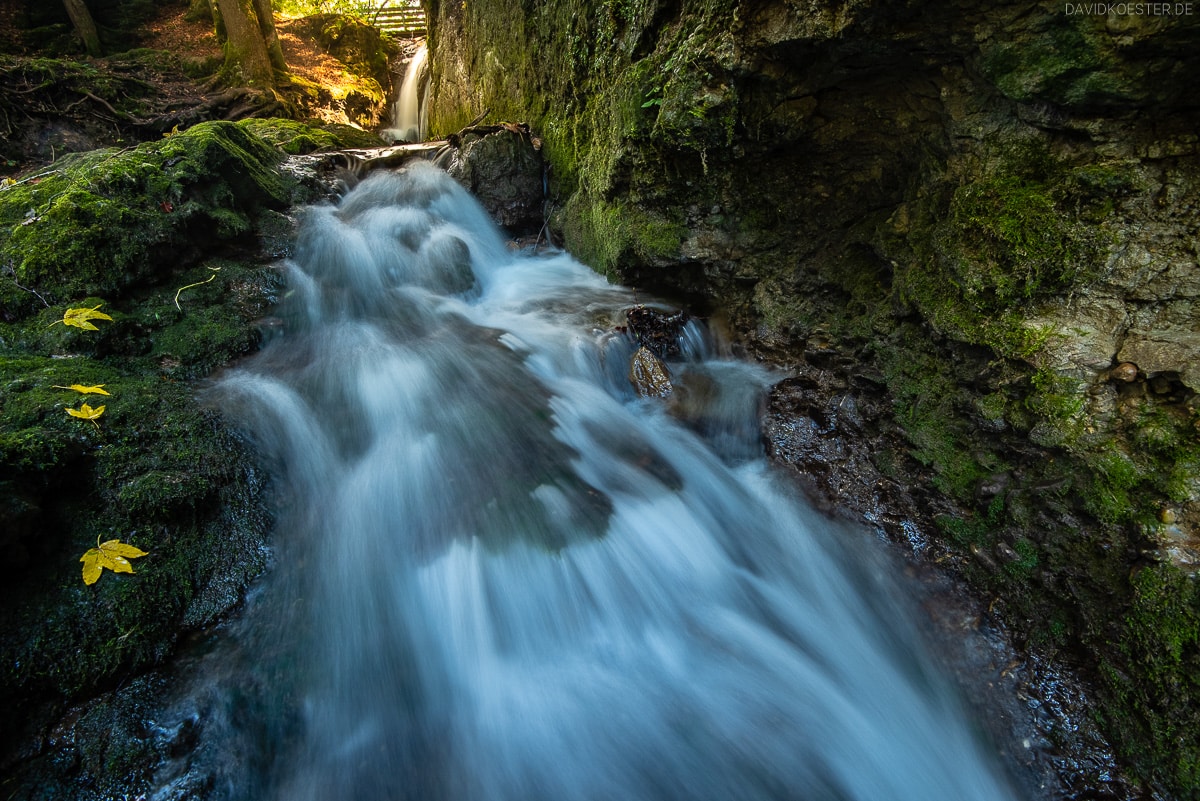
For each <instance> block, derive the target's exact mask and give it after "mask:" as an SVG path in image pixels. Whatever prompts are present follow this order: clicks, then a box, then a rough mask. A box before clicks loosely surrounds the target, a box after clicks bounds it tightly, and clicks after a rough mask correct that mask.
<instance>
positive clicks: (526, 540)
mask: <svg viewBox="0 0 1200 801" xmlns="http://www.w3.org/2000/svg"><path fill="white" fill-rule="evenodd" d="M286 269H287V274H288V284H289V288H288V292H287V295H286V297H285V299H284V300H283V301H282V305H281V308H280V309H279V315H280V318H281V321H282V325H281V326H280V328H281V332H280V333H276V334H275V335H273V339H272V340H271V341H269V342H268V343H267V344H266V345H265V347H264V348H263V350H262V351H261V352H260V353H259V354H258V355H256V356H255V357H253V358H252V359H250V360H249V361H248V362H247V363H245V364H244V365H243V366H241V367H239V368H238V369H236V370H233V371H231V372H229V373H228V374H226V375H225V376H224V377H223V378H222V379H221V381H220V382H219V384H218V385H217V386H216V388H215V389H214V390H213V397H212V400H213V402H215V403H219V404H220V405H221V406H222V407H223V408H224V409H225V411H226V413H227V414H229V415H231V416H232V417H233V418H234V419H236V420H239V421H240V422H241V424H242V425H243V426H244V428H245V430H246V431H247V432H248V433H249V435H250V436H251V437H252V438H253V440H254V442H255V443H256V445H257V447H258V448H259V449H261V451H262V452H263V453H264V454H265V456H266V457H267V458H268V459H269V463H270V465H271V467H272V470H273V472H274V473H275V476H276V479H275V485H276V487H277V491H278V493H279V500H278V508H279V512H278V518H279V519H278V523H277V531H276V534H275V546H274V547H275V549H276V553H275V559H274V564H273V567H272V569H271V570H270V571H269V573H268V575H267V576H266V578H265V579H264V581H263V582H261V586H260V587H259V588H258V589H257V590H256V593H255V594H254V596H253V597H252V598H251V600H250V601H249V602H248V604H247V610H246V612H245V614H244V615H243V619H242V620H241V621H240V622H239V623H238V625H237V626H236V627H234V628H233V630H232V631H231V632H229V633H228V635H227V638H226V640H225V641H224V644H223V645H221V646H220V647H215V648H214V649H213V651H212V653H210V654H209V655H208V656H206V657H205V658H204V662H203V664H202V669H201V673H202V675H203V678H202V679H200V680H198V681H197V682H196V684H195V685H194V686H193V687H192V689H191V690H189V692H188V693H186V694H185V696H184V697H183V698H181V699H180V700H179V702H178V715H179V718H180V719H181V720H184V719H186V720H200V721H202V722H201V724H200V725H198V726H197V727H196V728H197V729H198V730H200V731H202V732H203V737H204V741H205V745H204V747H203V748H202V749H200V751H199V756H197V757H196V759H195V760H194V763H193V764H192V765H191V767H190V769H191V770H193V771H205V772H206V773H205V778H204V780H203V782H202V784H203V786H204V787H206V788H209V789H208V790H206V792H207V795H206V796H205V798H207V799H228V800H229V801H234V800H236V801H266V800H267V799H275V800H276V801H330V799H355V800H356V801H396V800H397V799H411V800H412V801H418V800H420V801H542V800H544V801H601V800H607V799H621V801H674V800H675V799H678V800H679V801H685V800H686V801H703V800H705V799H711V800H712V801H731V799H736V800H737V801H766V800H767V799H779V800H783V799H788V800H789V801H790V800H791V799H804V800H805V801H835V800H836V801H850V800H853V801H1000V800H1001V799H1009V798H1011V792H1010V790H1009V789H1007V785H1006V784H1005V782H1004V780H1003V779H1002V778H1001V777H1000V775H999V773H998V770H997V769H996V768H995V766H994V765H993V758H992V756H991V754H990V753H989V751H988V749H987V748H986V747H985V746H983V745H982V744H981V743H980V742H979V740H978V739H977V736H976V733H975V731H974V729H973V726H972V723H971V722H970V721H969V720H968V719H967V718H966V716H965V715H964V713H963V711H962V709H961V708H960V707H959V705H958V704H957V703H956V700H955V698H954V695H953V693H951V692H949V691H948V690H947V689H946V687H945V686H944V685H943V681H942V679H941V678H940V677H939V675H938V674H937V672H936V671H934V670H933V669H931V668H930V667H929V665H928V663H927V660H926V658H925V656H924V655H923V654H922V651H921V644H920V639H919V637H918V636H917V634H916V633H915V630H914V627H913V626H912V625H911V624H910V622H909V620H908V618H907V617H906V614H905V610H906V609H907V603H908V602H907V600H906V597H905V595H904V594H903V592H902V591H901V590H900V589H899V588H898V587H897V586H895V585H894V583H893V580H892V579H891V578H890V577H889V570H888V568H887V565H888V563H887V562H886V561H885V560H884V559H883V557H882V555H881V554H880V553H878V552H877V551H876V550H875V546H877V545H878V543H877V542H875V541H874V540H873V539H872V538H870V537H869V536H867V535H866V534H865V533H864V532H861V531H858V530H857V529H853V528H851V527H848V526H845V525H842V524H838V523H834V522H831V521H830V520H829V519H827V518H825V517H823V516H821V515H820V514H818V513H817V512H815V511H813V510H811V509H810V508H808V507H807V506H806V505H805V504H804V503H803V502H802V501H801V500H800V499H799V498H798V497H797V496H795V495H794V494H793V492H792V491H790V490H789V489H788V487H787V486H785V485H784V484H783V483H782V482H781V481H779V480H777V478H776V476H775V475H773V473H772V471H771V470H770V468H769V466H768V465H767V464H766V463H765V460H764V459H763V457H762V452H761V447H760V445H759V442H758V436H757V429H756V415H757V409H758V405H759V401H760V399H761V396H762V393H763V391H764V390H765V388H766V387H767V386H768V385H769V383H770V382H771V381H772V380H773V378H772V376H771V375H770V374H769V373H768V372H767V371H765V370H764V369H763V368H761V367H758V366H755V365H752V364H747V363H742V362H738V361H736V360H733V359H731V358H729V357H727V356H721V355H720V351H721V349H719V348H715V347H713V344H712V342H711V339H710V337H709V336H708V335H707V334H706V333H705V332H704V331H703V329H702V328H701V327H698V326H696V325H695V324H690V325H691V326H692V327H691V328H690V329H689V330H687V331H686V332H685V334H684V336H682V337H681V340H684V341H683V342H682V343H681V344H683V345H684V347H682V348H681V354H682V355H680V356H679V357H678V358H675V359H672V360H670V361H669V362H668V368H669V370H670V373H671V381H672V383H673V385H674V390H673V392H672V393H671V394H670V395H669V396H668V397H667V398H665V399H662V398H642V397H639V396H638V394H637V393H636V392H635V391H634V390H633V388H632V387H631V386H630V383H629V378H628V371H629V363H630V358H631V356H632V355H633V353H634V350H635V343H633V342H632V341H631V340H630V338H629V337H628V335H626V334H625V333H623V332H622V331H621V329H619V326H620V325H621V324H622V322H623V319H624V318H623V314H622V312H623V310H626V309H629V308H631V307H633V306H635V305H636V303H637V301H636V300H635V298H634V296H633V294H632V293H631V292H630V291H629V290H626V289H624V288H622V287H618V286H612V285H609V284H608V283H607V282H606V281H605V280H604V279H603V278H601V277H599V276H597V275H596V274H594V273H592V272H591V271H589V270H588V269H586V268H585V267H583V266H582V265H580V264H579V263H578V262H576V261H574V260H573V259H571V258H570V257H569V256H568V255H565V254H562V253H558V254H552V255H545V254H540V255H535V254H531V253H526V252H516V251H513V250H511V249H509V248H507V247H506V245H505V242H504V240H503V238H502V236H501V234H500V232H499V231H498V230H497V229H496V228H495V227H494V226H493V224H492V223H491V221H490V220H489V219H488V218H487V217H486V215H485V214H484V212H483V211H482V210H481V209H480V208H479V206H478V205H477V204H476V203H475V201H474V200H473V199H472V198H471V197H470V196H469V195H468V194H467V193H466V192H465V191H464V190H462V189H461V188H460V187H459V186H458V185H457V184H455V183H454V182H453V181H452V180H450V179H449V178H448V177H447V176H445V175H444V174H442V173H441V172H439V171H437V170H436V169H435V168H433V167H430V166H429V165H427V164H423V163H418V164H415V165H413V166H411V167H409V168H408V169H407V170H405V171H404V172H402V173H399V174H375V175H372V176H371V177H369V178H368V179H367V180H365V181H364V182H362V183H361V184H360V185H358V186H357V187H356V188H355V189H354V190H353V191H352V192H350V193H349V194H348V195H347V196H346V197H345V198H343V200H342V201H341V203H340V205H338V206H336V207H332V206H328V207H317V208H313V209H311V210H309V211H308V212H307V217H306V219H305V220H304V222H303V225H302V229H301V233H300V235H299V239H298V242H297V245H296V249H295V255H294V257H293V259H292V260H291V261H290V262H288V263H287V265H286ZM189 716H190V717H189ZM168 723H169V721H167V722H166V723H164V724H163V725H167V724H168ZM162 780H163V781H164V782H168V780H174V781H176V782H177V783H178V781H180V780H179V779H178V778H177V777H176V778H175V779H172V777H170V776H164V777H163V779H162ZM174 786H175V785H170V784H169V783H168V784H165V785H164V786H162V787H160V788H159V791H158V794H156V795H155V796H154V797H155V798H158V797H160V796H161V797H163V798H167V797H171V798H173V797H176V796H175V795H171V794H170V793H171V792H175V790H173V789H172V787H174ZM188 797H189V798H190V797H192V796H188Z"/></svg>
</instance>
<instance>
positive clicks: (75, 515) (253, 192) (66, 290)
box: [0, 120, 343, 747]
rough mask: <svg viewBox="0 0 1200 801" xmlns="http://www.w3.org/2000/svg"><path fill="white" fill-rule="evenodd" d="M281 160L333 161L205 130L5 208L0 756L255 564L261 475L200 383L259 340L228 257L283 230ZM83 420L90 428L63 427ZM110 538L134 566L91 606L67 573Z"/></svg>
mask: <svg viewBox="0 0 1200 801" xmlns="http://www.w3.org/2000/svg"><path fill="white" fill-rule="evenodd" d="M297 139H302V140H304V141H306V142H308V143H312V144H315V145H316V146H319V147H329V146H336V145H340V144H342V143H343V142H342V140H340V139H338V138H337V137H336V136H335V135H334V134H331V133H329V132H327V131H321V130H318V129H313V128H306V127H305V126H298V125H296V124H294V123H289V122H286V121H281V122H273V121H257V120H256V121H254V122H253V123H252V124H232V123H204V124H201V125H197V126H195V127H194V128H192V129H189V130H187V131H184V132H182V133H178V134H175V135H172V136H169V137H166V138H164V139H163V140H162V141H160V142H154V143H149V144H146V145H141V146H138V147H136V148H130V149H127V150H123V151H114V150H105V151H99V152H94V153H88V154H80V155H77V156H74V157H70V158H68V159H64V160H60V162H59V163H58V164H56V165H55V166H54V167H53V168H51V170H49V171H47V172H45V173H44V174H43V175H42V176H41V178H40V180H33V179H31V180H26V181H25V182H24V183H21V184H18V185H16V186H10V187H8V188H7V189H5V190H3V192H2V193H0V217H2V218H3V219H4V220H5V222H6V223H9V224H10V225H8V226H6V227H5V229H3V230H2V231H0V252H3V254H4V256H5V258H7V259H8V263H9V264H10V265H11V271H10V273H9V275H8V276H7V278H6V279H5V281H4V288H3V289H2V290H0V296H2V297H3V300H4V306H3V308H2V310H3V317H2V318H0V388H2V391H0V418H2V419H3V421H4V426H3V429H2V430H0V546H2V547H4V549H5V552H6V553H7V554H8V555H9V557H10V562H11V563H12V565H13V566H14V568H15V569H16V574H15V576H14V578H13V579H12V580H10V581H8V582H6V584H5V586H4V588H3V589H2V590H0V603H3V605H4V608H5V611H6V614H5V615H4V617H3V622H2V623H0V656H2V657H3V658H2V660H0V662H2V663H3V665H4V666H5V667H4V670H3V672H2V673H0V703H3V704H4V706H5V708H6V709H8V710H9V714H7V715H5V716H4V723H3V725H2V726H0V746H3V747H8V746H11V745H12V744H13V743H14V742H17V740H16V739H14V738H22V737H29V736H34V737H36V736H40V732H41V731H42V727H45V726H47V725H50V724H51V722H52V721H53V720H54V718H55V716H56V715H57V714H60V713H61V712H62V710H63V709H64V707H65V705H67V704H69V703H72V702H75V701H79V700H81V699H84V698H87V697H89V696H90V695H91V694H94V693H96V692H98V691H100V690H103V689H105V688H107V687H111V686H113V685H114V684H115V683H116V682H117V681H118V680H121V679H124V678H127V677H129V676H131V675H135V674H136V673H138V672H140V671H142V670H145V669H146V668H147V667H148V666H151V665H153V664H156V663H158V662H160V661H161V660H163V659H165V658H166V657H167V656H168V655H169V654H170V653H171V651H172V649H173V648H174V645H175V643H176V642H177V641H178V640H179V638H180V637H181V636H182V635H183V634H184V633H185V632H187V631H190V630H195V629H196V628H198V627H203V626H207V625H210V624H212V623H213V622H214V621H216V620H218V619H219V618H220V617H221V616H222V615H224V614H227V613H228V612H229V611H230V610H231V609H233V608H234V607H235V606H236V605H237V604H238V603H239V602H240V599H241V595H242V592H243V590H244V588H245V586H246V584H247V583H248V582H249V580H250V579H251V578H252V577H253V576H254V575H256V574H257V573H258V572H259V571H260V570H261V569H262V567H263V565H264V563H265V545H264V542H265V536H266V532H267V530H268V526H269V522H270V521H269V514H268V512H267V504H266V502H265V497H264V496H265V488H264V486H263V484H262V479H261V478H260V476H261V472H260V471H259V469H258V468H257V467H256V465H255V462H254V459H253V456H252V453H251V451H250V449H249V448H248V447H247V446H246V445H245V443H243V442H242V441H241V440H240V439H239V438H238V436H237V435H236V434H235V433H233V432H232V431H231V429H230V427H229V425H228V424H227V423H226V421H225V420H224V418H223V416H222V413H221V410H220V409H219V408H216V407H213V406H210V405H208V404H207V403H206V402H204V400H203V399H202V398H200V397H198V385H197V384H196V383H195V380H196V379H200V378H203V377H205V376H207V375H209V374H210V373H211V372H212V371H214V370H216V369H218V368H219V367H221V366H222V365H225V364H228V363H229V362H231V361H233V360H235V359H237V358H239V357H241V356H243V355H246V354H248V353H250V352H252V351H254V350H255V349H256V348H257V347H258V345H259V343H260V341H261V338H262V334H261V331H260V328H259V326H258V322H257V321H259V320H261V319H262V318H263V317H264V316H265V315H266V314H267V313H268V312H269V309H270V308H271V305H272V304H273V302H274V300H275V298H276V297H277V295H278V292H279V291H280V288H281V278H280V275H279V273H278V271H277V270H275V269H273V268H272V266H271V265H270V264H269V263H267V261H266V260H267V259H268V258H271V257H270V256H267V255H265V254H264V255H263V256H254V257H252V258H250V259H247V258H245V256H244V255H243V256H241V257H239V258H234V257H232V254H233V253H234V252H235V251H234V249H233V248H234V247H235V246H236V248H237V249H238V250H239V251H240V252H241V253H243V254H244V253H251V254H257V253H260V252H262V251H261V249H260V244H259V242H258V241H257V240H258V236H259V231H260V230H261V231H268V230H270V231H271V232H273V233H272V236H277V235H278V234H279V232H280V230H282V229H286V228H287V227H288V225H289V223H288V220H287V218H286V217H285V216H284V215H281V214H279V213H278V212H277V211H273V209H283V208H284V207H286V206H287V205H288V204H289V202H290V201H291V199H292V198H293V197H295V196H296V195H295V193H296V192H298V191H299V189H298V187H297V185H296V183H295V181H294V179H291V178H287V177H284V176H283V175H282V174H281V173H280V172H279V171H278V170H277V165H278V162H279V161H280V160H281V159H282V158H283V154H282V153H281V152H280V150H279V149H278V148H277V147H276V145H284V144H286V143H287V142H291V141H295V140H297ZM306 146H307V145H306ZM35 178H36V176H35ZM27 220H36V221H35V222H29V223H28V224H23V223H25V222H26V221H27ZM214 251H215V252H216V253H218V254H223V255H221V256H220V257H213V256H212V254H213V253H214ZM205 254H209V255H208V257H205ZM18 285H19V286H18ZM44 302H45V303H49V304H51V305H49V306H47V305H45V303H44ZM95 306H100V308H101V310H102V311H103V312H105V313H107V314H108V315H109V316H110V317H111V318H112V319H111V320H96V321H95V324H96V330H83V329H80V328H76V327H71V326H67V325H64V324H63V323H62V320H63V314H64V312H65V311H66V309H67V308H68V307H71V308H92V307H95ZM73 384H80V385H84V386H93V385H103V388H104V390H105V391H106V392H108V393H109V394H108V395H99V394H89V395H81V394H79V393H77V392H75V391H74V390H71V389H63V387H70V386H71V385H73ZM85 402H86V403H88V404H89V405H90V406H92V407H93V408H94V409H95V408H98V407H100V406H103V407H104V411H103V413H102V414H101V415H100V416H99V417H97V418H96V419H95V420H94V421H91V420H87V419H80V418H77V417H73V416H71V415H69V414H68V413H67V410H68V409H79V408H80V404H82V403H85ZM114 538H115V539H120V540H122V541H125V542H128V543H131V544H133V545H136V546H138V547H140V548H142V549H143V550H145V551H148V552H149V555H148V556H146V557H144V558H142V559H139V560H137V562H136V563H135V566H134V567H135V570H136V572H135V573H134V574H132V575H124V574H122V575H116V574H112V573H110V572H108V571H105V573H104V574H103V575H102V576H101V578H100V579H99V581H98V582H96V583H95V584H94V585H91V586H87V585H85V584H84V582H83V580H82V575H81V572H80V571H81V565H80V562H79V560H80V557H81V556H82V555H83V554H84V553H85V552H86V551H87V550H88V549H89V548H93V547H95V546H96V543H97V541H98V539H99V540H101V541H103V540H107V539H114Z"/></svg>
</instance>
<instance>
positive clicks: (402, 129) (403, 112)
mask: <svg viewBox="0 0 1200 801" xmlns="http://www.w3.org/2000/svg"><path fill="white" fill-rule="evenodd" d="M428 108H429V48H428V47H427V46H426V45H425V44H424V43H422V44H421V46H420V47H419V48H417V52H416V53H414V54H413V57H412V60H411V61H410V62H409V63H408V69H407V70H405V72H404V81H403V82H402V83H401V84H400V94H399V95H398V96H397V97H396V102H395V104H393V106H392V127H391V128H388V129H387V130H385V131H384V132H383V133H384V136H387V137H390V138H392V139H394V140H397V141H404V142H421V141H424V139H425V136H426V134H427V133H428V131H429V124H428Z"/></svg>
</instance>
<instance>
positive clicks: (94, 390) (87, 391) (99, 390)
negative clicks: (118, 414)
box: [50, 384, 109, 408]
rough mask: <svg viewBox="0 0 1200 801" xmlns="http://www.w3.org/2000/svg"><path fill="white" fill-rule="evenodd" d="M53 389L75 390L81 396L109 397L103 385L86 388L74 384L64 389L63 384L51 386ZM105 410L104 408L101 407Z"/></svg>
mask: <svg viewBox="0 0 1200 801" xmlns="http://www.w3.org/2000/svg"><path fill="white" fill-rule="evenodd" d="M50 388H51V389H73V390H75V391H76V392H78V393H80V394H81V395H108V394H109V393H108V391H107V390H105V389H104V385H103V384H97V385H96V386H94V387H85V386H84V385H83V384H72V385H71V386H69V387H64V386H62V385H61V384H51V385H50ZM100 408H104V407H100Z"/></svg>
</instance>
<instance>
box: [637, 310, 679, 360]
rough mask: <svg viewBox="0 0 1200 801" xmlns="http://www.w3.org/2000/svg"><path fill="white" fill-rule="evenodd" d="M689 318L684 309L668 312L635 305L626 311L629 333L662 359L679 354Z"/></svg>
mask: <svg viewBox="0 0 1200 801" xmlns="http://www.w3.org/2000/svg"><path fill="white" fill-rule="evenodd" d="M688 319H689V317H688V315H687V312H684V311H673V312H667V311H663V310H661V309H653V308H649V307H646V306H635V307H634V308H632V309H630V310H629V311H627V312H625V321H626V323H627V324H628V326H629V333H631V334H633V338H634V339H636V340H637V341H638V344H639V345H641V346H642V347H644V348H648V349H649V350H650V351H651V352H652V353H654V355H655V356H657V357H658V358H660V359H669V358H672V357H674V356H678V355H679V341H680V339H681V338H682V337H683V326H684V324H685V323H687V321H688Z"/></svg>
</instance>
